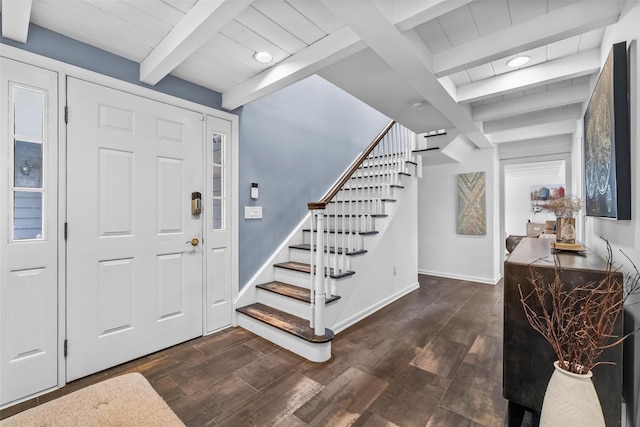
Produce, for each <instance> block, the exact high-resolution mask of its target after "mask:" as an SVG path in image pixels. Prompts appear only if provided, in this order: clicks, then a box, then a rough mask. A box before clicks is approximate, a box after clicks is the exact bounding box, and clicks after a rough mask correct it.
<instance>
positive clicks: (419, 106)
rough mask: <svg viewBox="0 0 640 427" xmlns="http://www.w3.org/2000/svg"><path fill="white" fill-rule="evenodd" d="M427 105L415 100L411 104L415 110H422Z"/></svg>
mask: <svg viewBox="0 0 640 427" xmlns="http://www.w3.org/2000/svg"><path fill="white" fill-rule="evenodd" d="M426 105H427V103H426V102H424V101H420V100H415V101H413V102H412V103H411V108H413V109H414V110H422V109H423V108H424V107H425V106H426Z"/></svg>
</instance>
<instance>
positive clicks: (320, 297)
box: [312, 211, 325, 335]
mask: <svg viewBox="0 0 640 427" xmlns="http://www.w3.org/2000/svg"><path fill="white" fill-rule="evenodd" d="M316 221H317V234H316V236H317V237H316V242H317V243H316V244H317V248H318V250H317V251H316V267H315V270H312V274H313V273H314V271H315V277H313V279H314V280H313V287H314V291H315V293H314V303H315V313H314V314H315V315H314V318H315V322H314V323H315V324H314V331H315V334H316V335H323V334H324V304H325V293H324V269H325V257H324V253H323V252H324V251H323V248H324V245H325V243H324V237H325V236H324V230H325V221H324V213H323V212H322V211H318V214H317V220H316Z"/></svg>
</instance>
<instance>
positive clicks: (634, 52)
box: [574, 1, 640, 426]
mask: <svg viewBox="0 0 640 427" xmlns="http://www.w3.org/2000/svg"><path fill="white" fill-rule="evenodd" d="M638 23H640V3H639V2H637V1H629V2H627V3H626V5H625V8H624V10H623V13H622V16H621V18H620V20H619V22H618V23H617V24H615V25H612V26H609V27H607V30H606V32H605V36H604V40H603V42H602V47H601V52H600V57H601V64H604V61H605V59H606V57H607V55H608V54H609V50H610V49H611V46H612V45H613V44H614V43H617V42H621V41H626V42H627V47H628V48H629V58H630V71H631V79H630V80H631V81H630V88H631V89H630V94H631V97H630V107H631V114H630V117H631V191H632V193H631V197H632V202H631V217H632V219H631V221H612V220H605V219H597V218H591V217H589V218H587V219H586V222H585V243H586V245H587V246H588V247H590V248H592V249H595V250H596V251H597V252H598V253H600V254H601V256H606V248H605V245H604V242H603V241H602V240H601V239H600V238H599V236H603V237H605V238H606V239H608V240H609V242H610V243H611V246H612V248H613V251H614V254H615V262H616V264H618V265H620V266H621V267H622V269H623V271H626V272H630V271H631V264H630V263H629V262H625V261H626V260H625V259H624V257H623V256H622V254H621V253H620V252H619V250H622V251H624V253H625V254H627V255H628V256H629V257H630V258H631V259H632V260H634V262H635V264H636V265H637V266H638V267H639V268H640V225H639V223H638V218H639V216H638V209H640V205H639V204H638V200H639V199H640V176H639V174H638V167H639V166H640V150H638V144H639V142H640V129H639V127H638V118H639V117H640V116H639V114H640V112H639V111H638V104H639V102H640V101H639V100H640V88H639V87H638V73H639V69H640V60H639V59H638V46H637V43H638V42H637V40H638V39H639V38H640V25H639V24H638ZM591 84H592V87H593V86H594V85H595V78H594V79H592V82H591ZM576 133H577V134H578V135H581V132H576ZM574 153H582V139H581V137H577V138H576V139H575V141H574ZM574 159H578V160H579V159H581V154H580V155H576V156H574ZM578 166H579V164H576V167H574V171H575V172H574V179H575V182H579V183H580V185H582V180H581V166H580V167H578ZM638 299H640V298H636V300H638ZM637 302H640V301H637ZM638 328H640V304H636V305H633V306H628V307H627V313H626V315H625V329H627V330H630V329H638ZM624 357H625V364H624V375H625V393H626V398H627V409H628V418H627V425H629V426H639V425H640V336H637V335H636V336H634V337H632V338H630V339H628V341H627V342H626V343H625V349H624Z"/></svg>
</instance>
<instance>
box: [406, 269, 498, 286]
mask: <svg viewBox="0 0 640 427" xmlns="http://www.w3.org/2000/svg"><path fill="white" fill-rule="evenodd" d="M418 274H426V275H428V276H436V277H444V278H447V279H456V280H465V281H467V282H475V283H484V284H485V285H497V284H498V282H499V281H500V280H502V273H500V274H498V275H497V276H496V277H495V278H493V279H487V278H486V277H478V276H465V275H464V274H450V273H442V272H440V271H430V270H421V269H418Z"/></svg>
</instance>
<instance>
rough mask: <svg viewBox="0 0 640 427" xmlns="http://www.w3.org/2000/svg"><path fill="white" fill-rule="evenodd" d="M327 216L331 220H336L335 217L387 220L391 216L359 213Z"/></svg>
mask: <svg viewBox="0 0 640 427" xmlns="http://www.w3.org/2000/svg"><path fill="white" fill-rule="evenodd" d="M325 216H327V217H329V218H335V217H339V218H341V217H345V216H350V217H353V218H360V217H363V216H370V217H372V218H386V217H388V216H389V215H387V214H368V213H357V214H351V215H349V214H346V215H345V214H337V215H336V214H329V215H325Z"/></svg>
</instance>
